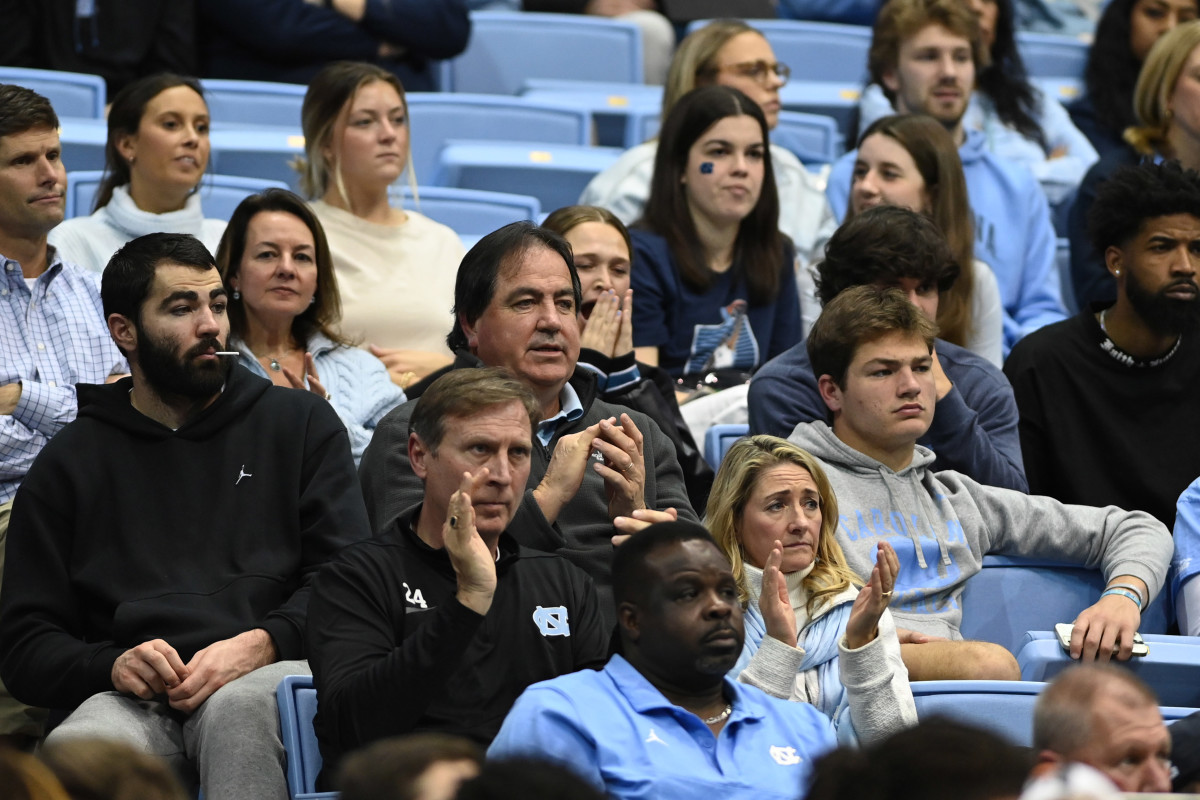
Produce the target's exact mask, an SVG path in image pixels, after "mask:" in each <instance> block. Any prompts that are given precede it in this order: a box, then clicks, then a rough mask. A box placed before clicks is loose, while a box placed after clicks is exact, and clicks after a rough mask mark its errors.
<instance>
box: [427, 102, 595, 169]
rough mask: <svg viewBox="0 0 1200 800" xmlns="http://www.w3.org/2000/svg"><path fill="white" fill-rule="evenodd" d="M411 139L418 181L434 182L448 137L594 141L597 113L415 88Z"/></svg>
mask: <svg viewBox="0 0 1200 800" xmlns="http://www.w3.org/2000/svg"><path fill="white" fill-rule="evenodd" d="M408 116H409V130H410V135H409V142H410V145H409V146H410V147H411V148H412V160H413V171H414V172H415V173H416V177H417V181H418V182H421V181H426V182H428V181H430V180H431V179H432V178H433V176H434V173H435V171H436V169H437V163H438V152H439V151H441V149H442V145H443V144H444V143H445V141H446V140H447V139H475V140H479V141H497V142H499V141H510V142H528V141H539V142H547V143H552V144H578V145H588V144H591V141H592V115H591V112H589V111H587V110H586V109H583V108H579V107H574V108H572V107H568V106H563V105H554V104H550V103H546V102H542V101H537V100H529V99H527V98H524V97H506V96H502V95H481V94H449V93H443V92H422V93H417V92H414V93H412V94H410V95H408Z"/></svg>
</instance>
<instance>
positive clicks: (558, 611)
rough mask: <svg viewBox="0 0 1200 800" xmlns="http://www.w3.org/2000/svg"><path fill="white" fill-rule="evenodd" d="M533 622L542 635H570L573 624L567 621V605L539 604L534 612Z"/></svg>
mask: <svg viewBox="0 0 1200 800" xmlns="http://www.w3.org/2000/svg"><path fill="white" fill-rule="evenodd" d="M533 623H534V624H535V625H537V628H538V633H540V634H541V635H542V636H570V635H571V626H570V625H569V624H568V623H567V607H566V606H552V607H550V608H543V607H542V606H538V607H537V608H536V609H535V610H534V612H533Z"/></svg>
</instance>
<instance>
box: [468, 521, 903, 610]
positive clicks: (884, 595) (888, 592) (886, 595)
mask: <svg viewBox="0 0 1200 800" xmlns="http://www.w3.org/2000/svg"><path fill="white" fill-rule="evenodd" d="M450 527H454V526H453V525H451V526H450ZM895 593H896V592H895V591H893V590H891V589H889V590H888V591H886V592H884V593H883V594H882V596H883V597H891V596H892V595H894V594H895Z"/></svg>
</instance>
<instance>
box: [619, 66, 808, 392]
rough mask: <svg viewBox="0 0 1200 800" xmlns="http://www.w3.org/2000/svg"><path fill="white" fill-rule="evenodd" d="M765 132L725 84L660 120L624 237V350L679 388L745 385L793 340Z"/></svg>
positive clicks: (787, 266) (758, 115)
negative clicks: (634, 216) (630, 291)
mask: <svg viewBox="0 0 1200 800" xmlns="http://www.w3.org/2000/svg"><path fill="white" fill-rule="evenodd" d="M767 134H768V129H767V122H766V119H765V117H764V116H763V111H762V109H761V108H760V107H759V106H758V104H757V103H755V102H754V101H753V100H751V99H750V98H748V97H747V96H746V95H744V94H742V93H741V92H740V91H738V90H737V89H733V88H731V87H728V86H706V87H704V88H700V89H695V90H693V91H691V92H689V93H687V94H686V95H684V96H683V97H682V98H681V99H680V100H679V102H678V103H676V105H675V107H674V108H673V109H672V110H671V113H670V114H669V115H668V116H667V119H666V121H665V122H664V123H663V128H662V132H661V134H660V136H659V146H658V152H657V153H656V155H655V161H654V177H653V179H652V181H651V184H650V198H649V200H648V201H647V203H646V209H645V214H644V216H643V217H642V219H641V220H639V221H638V222H637V223H635V225H634V230H633V231H632V238H633V247H634V260H635V262H636V263H637V265H638V268H637V270H635V271H634V273H633V288H634V291H635V296H636V297H637V302H635V303H634V305H633V321H634V326H633V343H634V345H635V347H636V348H637V353H638V358H639V359H640V360H642V361H644V362H646V363H648V364H654V365H657V366H661V367H662V368H663V369H665V370H666V371H667V372H669V373H670V374H671V375H673V376H675V377H676V378H681V379H683V381H682V382H683V384H684V385H685V386H687V387H695V386H696V385H697V384H701V383H703V384H706V385H711V384H712V383H713V382H714V381H713V380H712V376H714V375H719V376H723V379H722V380H720V381H717V382H716V383H717V388H723V387H724V386H726V385H731V384H739V383H744V382H745V381H746V380H747V379H748V377H749V375H750V373H751V372H753V370H754V369H756V368H757V367H758V366H759V365H760V364H762V363H763V362H765V361H766V360H768V359H770V358H773V357H774V356H776V355H778V354H779V353H782V352H783V351H784V350H786V349H788V348H789V347H791V346H792V345H794V344H796V343H797V342H799V341H800V337H801V323H800V304H799V299H798V296H797V292H796V283H795V279H794V272H793V264H794V261H795V254H794V250H793V248H792V244H791V241H790V240H789V239H788V238H787V237H786V236H784V235H783V234H781V233H780V232H779V198H778V195H777V194H776V190H775V177H774V174H773V172H772V169H771V151H770V149H769V146H768V145H769V141H768V138H767Z"/></svg>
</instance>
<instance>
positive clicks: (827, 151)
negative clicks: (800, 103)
mask: <svg viewBox="0 0 1200 800" xmlns="http://www.w3.org/2000/svg"><path fill="white" fill-rule="evenodd" d="M845 141H846V137H845V136H843V135H842V132H841V130H840V129H839V127H838V123H837V120H835V119H834V118H833V117H829V116H826V115H824V114H803V113H801V112H798V111H781V112H779V124H778V125H777V126H775V130H773V131H771V142H772V144H777V145H781V146H783V147H785V148H787V149H788V150H790V151H791V152H793V153H794V154H795V155H796V158H798V159H800V161H802V162H803V163H804V164H805V165H809V164H832V163H833V162H834V161H837V160H838V158H839V157H840V156H841V155H842V153H844V152H845Z"/></svg>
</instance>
